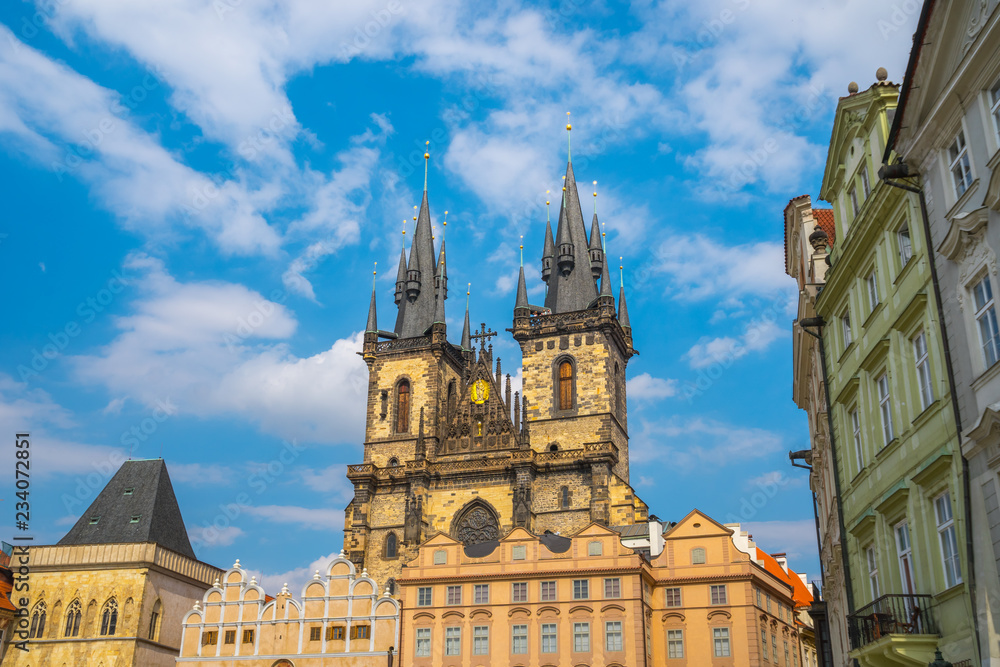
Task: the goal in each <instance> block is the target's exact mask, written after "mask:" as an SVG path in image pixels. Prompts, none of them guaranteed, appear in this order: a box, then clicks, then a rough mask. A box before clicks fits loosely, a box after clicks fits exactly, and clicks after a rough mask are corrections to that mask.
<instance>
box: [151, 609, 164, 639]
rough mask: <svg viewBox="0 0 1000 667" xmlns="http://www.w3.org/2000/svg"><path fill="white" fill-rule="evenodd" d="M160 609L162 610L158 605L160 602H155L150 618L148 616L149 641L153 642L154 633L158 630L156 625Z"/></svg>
mask: <svg viewBox="0 0 1000 667" xmlns="http://www.w3.org/2000/svg"><path fill="white" fill-rule="evenodd" d="M161 609H162V605H161V604H160V601H159V600H157V601H156V604H154V605H153V613H152V614H150V616H149V638H150V639H154V640H155V639H156V631H157V630H158V629H159V628H158V623H159V621H160V610H161Z"/></svg>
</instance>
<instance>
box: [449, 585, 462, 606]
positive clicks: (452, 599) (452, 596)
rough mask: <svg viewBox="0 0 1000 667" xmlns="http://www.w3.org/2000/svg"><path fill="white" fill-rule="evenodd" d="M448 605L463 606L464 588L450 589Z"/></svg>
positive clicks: (452, 587)
mask: <svg viewBox="0 0 1000 667" xmlns="http://www.w3.org/2000/svg"><path fill="white" fill-rule="evenodd" d="M448 604H462V587H461V586H449V587H448Z"/></svg>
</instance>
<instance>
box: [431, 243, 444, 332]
mask: <svg viewBox="0 0 1000 667" xmlns="http://www.w3.org/2000/svg"><path fill="white" fill-rule="evenodd" d="M438 280H439V281H440V284H441V286H442V288H441V289H439V290H437V293H436V294H435V296H434V302H435V303H434V322H433V323H434V324H442V325H443V324H445V320H444V299H445V295H444V291H445V290H444V280H445V278H444V253H442V254H441V264H440V265H438Z"/></svg>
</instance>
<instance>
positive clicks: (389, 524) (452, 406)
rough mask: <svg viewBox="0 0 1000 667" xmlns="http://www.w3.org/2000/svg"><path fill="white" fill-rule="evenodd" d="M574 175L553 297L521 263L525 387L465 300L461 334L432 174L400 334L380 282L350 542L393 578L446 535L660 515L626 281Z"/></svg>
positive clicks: (380, 577) (401, 284) (556, 248)
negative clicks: (637, 482)
mask: <svg viewBox="0 0 1000 667" xmlns="http://www.w3.org/2000/svg"><path fill="white" fill-rule="evenodd" d="M424 157H425V160H426V159H427V158H428V157H429V156H428V155H427V154H425V156H424ZM565 186H566V188H565V196H564V202H563V205H562V207H561V211H560V214H559V223H558V227H557V230H558V231H557V241H558V242H556V241H555V240H553V237H552V229H551V225H547V228H546V237H545V249H544V251H543V255H544V257H543V260H542V265H543V270H542V277H543V280H546V281H547V283H548V294H547V297H546V302H545V306H542V307H538V306H531V305H529V304H528V298H527V285H526V282H525V275H524V268H523V266H522V268H521V272H520V276H519V281H518V288H517V297H516V303H515V309H514V327H513V328H512V329H508V331H510V332H512V333H513V334H514V338H515V340H517V341H518V342H519V343H520V346H521V349H522V353H523V370H522V373H523V377H524V396H521V395H520V394H519V392H514V393H513V395H512V394H511V384H510V375H509V374H508V375H504V374H503V371H502V368H501V360H500V359H498V358H496V359H495V358H494V355H493V346H492V344H491V343H490V339H491V338H493V337H494V336H496V335H497V334H496V332H495V331H490V330H489V329H488V328H487V327H486V325H485V324H483V325H482V326H481V327H480V330H479V331H478V332H476V331H473V330H472V328H471V326H470V317H469V304H468V295H467V300H466V311H465V322H464V327H463V331H462V335H461V343H460V344H457V345H456V344H453V343H451V342H449V341H448V331H447V326H446V320H445V303H446V301H447V299H448V291H449V290H448V271H447V261H446V255H445V247H444V246H445V243H444V238H443V235H442V238H441V243H440V248H439V249H437V250H436V249H435V238H434V235H433V233H432V229H431V212H430V204H429V201H428V194H427V186H426V178H425V184H424V193H423V199H422V201H421V204H420V209H419V213H418V215H417V217H416V228H415V229H414V233H413V237H412V241H411V244H410V248H409V254H407V252H406V249H405V248H404V249H403V251H402V252H401V254H400V259H399V268H398V272H397V276H396V289H395V304H396V307H397V313H396V322H395V326H394V328H393V330H392V331H384V330H381V329H379V327H378V312H377V304H376V295H375V290H374V286H373V290H372V297H371V301H370V305H369V312H368V321H367V324H366V327H365V335H364V348H363V351H362V356H363V358H364V360H365V363H366V364H367V365H368V371H369V385H368V405H367V412H366V421H365V442H364V462H363V463H361V464H358V465H351V466H348V479H349V480H350V481H351V483H352V484H353V485H354V498H353V500H352V501H351V503H350V504H349V505H348V507H347V510H346V517H345V523H344V526H345V527H344V533H345V540H344V549H345V551H346V552H347V553H348V555H349V558H350V559H351V560H352V561H353V562H354V563H356V564H357V565H358V566H359V567H360V568H363V569H367V570H368V573H369V575H370V576H372V577H373V578H374V579H375V580H376V581H378V582H379V584H380V585H382V586H389V587H390V589H391V588H392V587H393V586H394V581H395V578H396V577H397V576H399V573H400V572H401V568H402V567H403V565H404V564H405V563H406V562H407V561H408V560H410V559H412V558H413V557H414V556H415V554H416V548H417V546H418V545H419V544H420V543H421V542H423V541H424V540H426V539H428V538H429V537H432V536H433V535H435V534H437V533H438V532H444V533H447V534H449V535H451V536H452V537H454V538H455V539H457V540H459V541H461V542H463V543H464V544H465V545H466V548H467V549H472V552H470V553H475V551H476V546H477V545H481V544H483V543H491V542H495V541H496V540H498V539H499V538H500V537H502V536H503V535H505V534H506V533H508V532H509V531H510V530H512V529H513V528H515V527H523V528H525V529H527V530H529V531H532V532H535V533H538V534H541V533H543V532H545V531H546V530H551V531H553V532H562V533H571V532H574V531H576V530H579V529H581V528H583V527H585V526H586V525H588V524H589V523H590V522H591V521H597V522H599V523H602V524H605V525H631V524H633V523H636V522H641V521H645V520H646V518H647V508H646V506H645V504H644V503H642V501H641V500H639V499H638V498H637V497H636V495H635V493H634V492H633V490H632V488H631V487H630V486H629V483H628V434H627V426H626V424H627V420H626V410H625V365H626V364H627V363H628V360H629V358H630V357H631V356H632V355H633V354H635V351H634V350H633V349H632V339H631V330H630V329H629V328H628V322H627V313H626V311H625V305H624V292H622V293H621V294H620V296H619V312H618V313H616V312H615V302H614V298H613V296H612V292H611V283H610V279H609V278H608V266H607V262H606V261H605V258H604V251H603V247H602V244H601V233H600V226H599V224H598V222H597V216H596V213H595V216H594V221H593V225H592V228H591V235H590V240H589V242H588V239H587V236H586V230H585V227H584V223H583V217H582V213H581V211H580V201H579V195H578V194H577V191H576V182H575V180H574V175H573V168H572V165H569V166H568V167H567V175H566V184H565ZM623 316H624V319H623ZM480 548H482V547H480Z"/></svg>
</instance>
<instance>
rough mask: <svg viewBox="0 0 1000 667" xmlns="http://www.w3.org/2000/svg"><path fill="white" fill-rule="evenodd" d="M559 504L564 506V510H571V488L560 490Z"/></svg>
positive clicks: (566, 487) (565, 487)
mask: <svg viewBox="0 0 1000 667" xmlns="http://www.w3.org/2000/svg"><path fill="white" fill-rule="evenodd" d="M559 504H560V505H562V508H563V509H564V510H568V509H569V487H568V486H564V487H562V488H561V489H559Z"/></svg>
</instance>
